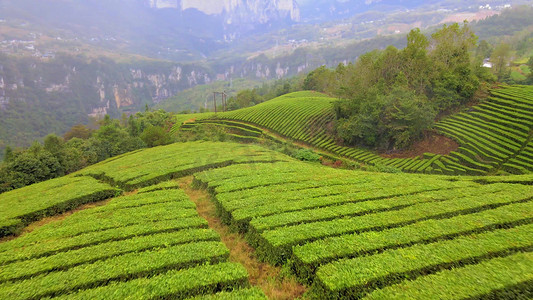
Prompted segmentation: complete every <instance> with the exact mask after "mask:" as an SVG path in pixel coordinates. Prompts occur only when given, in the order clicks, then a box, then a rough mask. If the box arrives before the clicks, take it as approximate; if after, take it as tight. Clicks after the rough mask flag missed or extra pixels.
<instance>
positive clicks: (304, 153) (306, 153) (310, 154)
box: [293, 149, 320, 162]
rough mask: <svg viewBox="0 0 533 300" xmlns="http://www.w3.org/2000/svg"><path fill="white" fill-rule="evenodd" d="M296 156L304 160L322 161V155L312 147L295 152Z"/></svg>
mask: <svg viewBox="0 0 533 300" xmlns="http://www.w3.org/2000/svg"><path fill="white" fill-rule="evenodd" d="M293 156H294V158H296V159H298V160H303V161H312V162H318V161H320V155H318V154H316V153H315V152H314V151H313V150H310V149H300V150H298V151H296V153H294V155H293Z"/></svg>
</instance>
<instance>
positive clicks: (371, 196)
mask: <svg viewBox="0 0 533 300" xmlns="http://www.w3.org/2000/svg"><path fill="white" fill-rule="evenodd" d="M334 100H335V99H332V98H329V97H327V96H324V95H323V94H320V93H315V92H298V93H292V94H287V95H284V96H281V97H279V98H276V99H273V100H270V101H267V102H264V103H262V104H259V105H257V106H254V107H250V108H245V109H241V110H237V111H232V112H224V113H218V114H195V115H180V116H179V120H177V121H178V122H177V123H176V125H175V126H174V127H173V128H172V133H174V134H177V135H182V136H194V135H199V134H200V133H202V132H204V133H205V132H211V134H214V135H217V136H218V140H219V141H218V142H215V141H207V140H209V138H205V139H206V140H205V141H204V140H202V141H199V140H198V139H201V138H197V140H196V141H188V142H185V141H184V142H180V143H175V144H171V145H167V146H159V147H154V148H150V149H144V150H137V151H133V152H129V153H126V154H123V155H120V156H116V157H113V158H110V159H107V160H105V161H102V162H100V163H97V164H95V165H92V166H90V167H88V168H85V169H82V170H80V171H78V172H76V173H72V174H69V175H68V176H65V177H61V178H57V179H53V180H49V181H45V182H41V183H37V184H34V185H31V186H27V187H24V188H20V189H16V190H13V191H10V192H6V193H3V194H0V238H1V240H0V299H13V300H17V299H24V300H30V299H32V300H33V299H117V300H118V299H269V298H270V299H295V298H300V299H531V298H533V252H532V250H533V172H532V171H533V88H532V87H526V86H512V87H502V88H499V89H495V90H492V91H491V95H490V97H489V98H488V99H487V100H486V101H483V102H481V103H478V104H476V105H474V106H471V107H468V108H467V109H465V110H464V111H462V112H459V113H456V114H453V115H451V116H449V117H446V118H443V119H442V120H440V121H439V122H437V123H436V124H435V125H434V131H435V132H436V133H438V134H441V135H444V136H446V137H447V138H449V139H453V140H454V141H455V142H457V144H458V148H457V149H454V151H451V152H450V153H449V154H447V155H437V154H432V153H425V154H423V155H421V156H419V157H412V158H394V159H392V158H385V157H382V156H380V155H379V154H378V153H375V152H373V151H370V150H368V149H359V148H353V147H347V146H344V145H341V144H340V143H339V142H338V140H336V139H335V138H334V137H333V136H332V135H331V130H332V122H333V121H334V118H335V114H334V109H333V104H332V103H333V101H334ZM209 130H211V131H209ZM184 140H186V139H184ZM211 140H213V139H211ZM221 140H224V141H221ZM283 147H289V148H290V147H292V148H291V149H299V150H298V151H304V152H306V153H307V154H308V155H315V156H316V157H318V158H316V159H314V160H311V161H302V160H305V159H302V160H300V159H301V157H299V156H298V155H294V152H290V151H288V150H286V149H285V150H281V148H283ZM306 148H310V149H306ZM304 149H305V150H304ZM291 151H292V150H291ZM313 151H314V152H313ZM284 153H290V154H292V156H289V155H287V154H284ZM297 158H300V159H297ZM320 161H322V162H323V163H324V164H328V162H331V161H333V162H341V163H342V164H336V163H334V164H333V165H334V166H337V167H338V166H347V167H348V168H332V167H329V166H325V165H323V164H321V163H320ZM329 165H331V163H330V164H329ZM379 171H385V172H379Z"/></svg>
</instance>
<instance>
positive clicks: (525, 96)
mask: <svg viewBox="0 0 533 300" xmlns="http://www.w3.org/2000/svg"><path fill="white" fill-rule="evenodd" d="M333 101H335V99H333V98H328V97H326V96H324V95H322V94H319V93H314V92H298V93H292V94H288V95H284V96H281V97H279V98H276V99H273V100H270V101H267V102H265V103H261V104H259V105H257V106H254V107H250V108H245V109H240V110H237V111H233V112H227V113H219V114H217V115H216V116H213V115H205V116H200V117H198V121H197V122H196V123H189V124H186V125H184V126H182V127H183V129H184V130H190V129H191V128H194V126H197V125H199V124H212V125H218V126H222V127H223V128H226V129H227V130H228V131H229V132H231V133H232V134H233V135H234V136H235V137H237V138H239V139H240V140H248V141H254V140H257V138H258V137H260V136H265V137H270V138H272V137H271V133H275V134H278V135H280V136H282V137H284V138H287V139H289V140H291V141H293V142H297V143H305V144H307V145H310V146H312V147H315V148H318V149H321V150H325V151H327V152H329V153H332V154H334V155H338V156H341V157H345V158H349V159H352V160H354V161H357V162H361V163H365V164H370V165H380V166H389V167H393V168H396V169H399V170H402V171H404V172H410V173H431V174H448V175H487V174H497V173H501V172H506V173H511V174H527V173H530V172H532V171H533V152H532V151H533V87H531V86H513V87H505V88H501V89H497V90H493V91H492V96H491V97H490V98H489V99H488V100H487V101H485V102H483V103H481V104H480V105H478V106H475V107H472V108H470V109H469V111H468V112H465V113H460V114H457V115H453V116H452V117H450V118H447V119H445V120H443V121H441V122H439V123H437V124H436V125H435V129H436V130H437V131H438V132H439V133H441V134H443V135H446V136H448V137H451V138H452V139H454V140H456V141H457V142H458V143H459V144H460V147H459V149H458V150H457V151H454V152H452V153H450V154H449V155H446V156H441V155H435V154H431V153H427V154H425V155H424V156H423V157H416V158H408V159H388V158H383V157H380V156H379V155H377V154H376V153H373V152H371V151H368V150H365V149H358V148H350V147H344V146H341V145H338V144H337V143H336V142H335V140H334V139H333V138H332V135H331V127H332V122H333V121H334V112H333V105H332V102H333ZM179 125H180V126H181V123H179Z"/></svg>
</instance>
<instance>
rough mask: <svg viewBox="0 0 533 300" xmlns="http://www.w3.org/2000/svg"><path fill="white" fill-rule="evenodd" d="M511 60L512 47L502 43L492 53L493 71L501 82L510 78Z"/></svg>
mask: <svg viewBox="0 0 533 300" xmlns="http://www.w3.org/2000/svg"><path fill="white" fill-rule="evenodd" d="M510 59H511V46H509V44H505V43H501V44H499V45H498V46H496V48H495V49H494V51H493V52H492V56H491V61H492V70H493V73H494V75H496V76H497V77H498V80H499V81H504V80H506V79H508V78H509V75H510V70H511V69H510V68H509V61H510Z"/></svg>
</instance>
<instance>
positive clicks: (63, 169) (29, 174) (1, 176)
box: [0, 110, 174, 193]
mask: <svg viewBox="0 0 533 300" xmlns="http://www.w3.org/2000/svg"><path fill="white" fill-rule="evenodd" d="M173 123H174V117H173V115H172V114H171V113H167V112H164V111H162V110H159V111H153V112H150V111H147V112H144V113H137V114H136V115H134V116H130V117H129V118H128V117H126V116H123V117H122V119H121V120H117V119H111V118H110V117H109V116H106V117H105V118H104V119H103V120H101V121H100V123H99V128H98V129H96V130H94V129H90V128H89V127H87V126H84V125H76V126H73V127H72V128H71V129H70V130H69V131H68V132H67V133H66V134H65V135H64V136H63V137H59V136H57V135H55V134H51V135H48V136H46V137H45V139H44V142H43V143H40V142H34V143H33V145H32V146H31V147H29V148H27V149H12V148H10V147H7V148H6V150H5V155H4V161H3V162H2V163H0V193H2V192H6V191H9V190H12V189H17V188H20V187H23V186H26V185H30V184H33V183H36V182H40V181H44V180H48V179H52V178H55V177H59V176H64V175H66V174H69V173H72V172H75V171H77V170H80V169H82V168H85V167H87V166H89V165H91V164H94V163H97V162H99V161H102V160H105V159H107V158H110V157H113V156H116V155H119V154H122V153H126V152H129V151H133V150H136V149H141V148H145V147H155V146H159V145H166V144H170V143H172V142H173V141H174V137H173V136H171V134H170V133H169V130H170V128H171V127H172V125H173Z"/></svg>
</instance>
